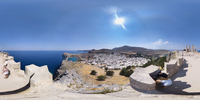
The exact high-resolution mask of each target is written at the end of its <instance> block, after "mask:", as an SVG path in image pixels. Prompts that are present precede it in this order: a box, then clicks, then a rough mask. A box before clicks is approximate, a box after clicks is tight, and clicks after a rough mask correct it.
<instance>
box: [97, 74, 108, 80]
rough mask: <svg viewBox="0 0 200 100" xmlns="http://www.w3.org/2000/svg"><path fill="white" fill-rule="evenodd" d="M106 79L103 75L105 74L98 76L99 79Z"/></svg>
mask: <svg viewBox="0 0 200 100" xmlns="http://www.w3.org/2000/svg"><path fill="white" fill-rule="evenodd" d="M105 79H106V77H105V76H103V75H100V76H98V77H97V80H98V81H105Z"/></svg>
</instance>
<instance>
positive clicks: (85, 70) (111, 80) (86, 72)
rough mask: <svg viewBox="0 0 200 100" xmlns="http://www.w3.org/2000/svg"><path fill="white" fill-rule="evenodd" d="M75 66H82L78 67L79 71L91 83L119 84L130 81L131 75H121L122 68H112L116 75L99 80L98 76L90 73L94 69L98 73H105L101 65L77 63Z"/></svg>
mask: <svg viewBox="0 0 200 100" xmlns="http://www.w3.org/2000/svg"><path fill="white" fill-rule="evenodd" d="M75 66H77V67H78V66H82V67H80V68H78V73H79V74H82V77H83V79H84V81H87V82H89V83H92V84H95V85H99V84H110V85H112V84H118V85H125V84H128V83H130V81H129V77H125V76H121V75H119V73H120V70H112V71H114V75H113V76H112V77H107V78H106V80H105V81H97V80H96V79H97V76H95V75H90V73H91V71H92V70H95V71H97V73H98V75H105V74H106V72H105V70H104V69H102V68H99V67H94V66H92V65H87V64H81V63H79V64H76V65H75Z"/></svg>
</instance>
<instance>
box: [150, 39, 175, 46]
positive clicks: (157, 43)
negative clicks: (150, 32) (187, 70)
mask: <svg viewBox="0 0 200 100" xmlns="http://www.w3.org/2000/svg"><path fill="white" fill-rule="evenodd" d="M169 43H172V42H169V41H165V42H163V40H162V39H159V40H158V41H156V42H153V43H151V44H153V45H166V44H169Z"/></svg>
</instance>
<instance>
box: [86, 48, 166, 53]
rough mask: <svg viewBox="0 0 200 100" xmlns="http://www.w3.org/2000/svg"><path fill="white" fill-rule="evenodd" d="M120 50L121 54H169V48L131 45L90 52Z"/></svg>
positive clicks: (91, 51)
mask: <svg viewBox="0 0 200 100" xmlns="http://www.w3.org/2000/svg"><path fill="white" fill-rule="evenodd" d="M114 52H118V53H121V54H138V53H140V54H144V55H160V54H162V55H163V54H168V52H169V50H164V49H158V50H152V49H147V48H143V47H131V46H122V47H115V48H113V49H100V50H95V49H93V50H90V51H88V53H96V54H99V53H104V54H110V53H114Z"/></svg>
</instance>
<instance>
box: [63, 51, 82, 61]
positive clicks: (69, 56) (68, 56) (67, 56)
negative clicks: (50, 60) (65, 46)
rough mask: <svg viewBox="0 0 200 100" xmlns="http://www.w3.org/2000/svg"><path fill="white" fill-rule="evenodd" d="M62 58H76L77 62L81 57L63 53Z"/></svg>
mask: <svg viewBox="0 0 200 100" xmlns="http://www.w3.org/2000/svg"><path fill="white" fill-rule="evenodd" d="M63 57H65V58H66V59H68V58H71V57H76V58H77V59H78V60H82V57H81V55H80V54H70V53H66V52H65V53H64V54H63Z"/></svg>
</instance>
